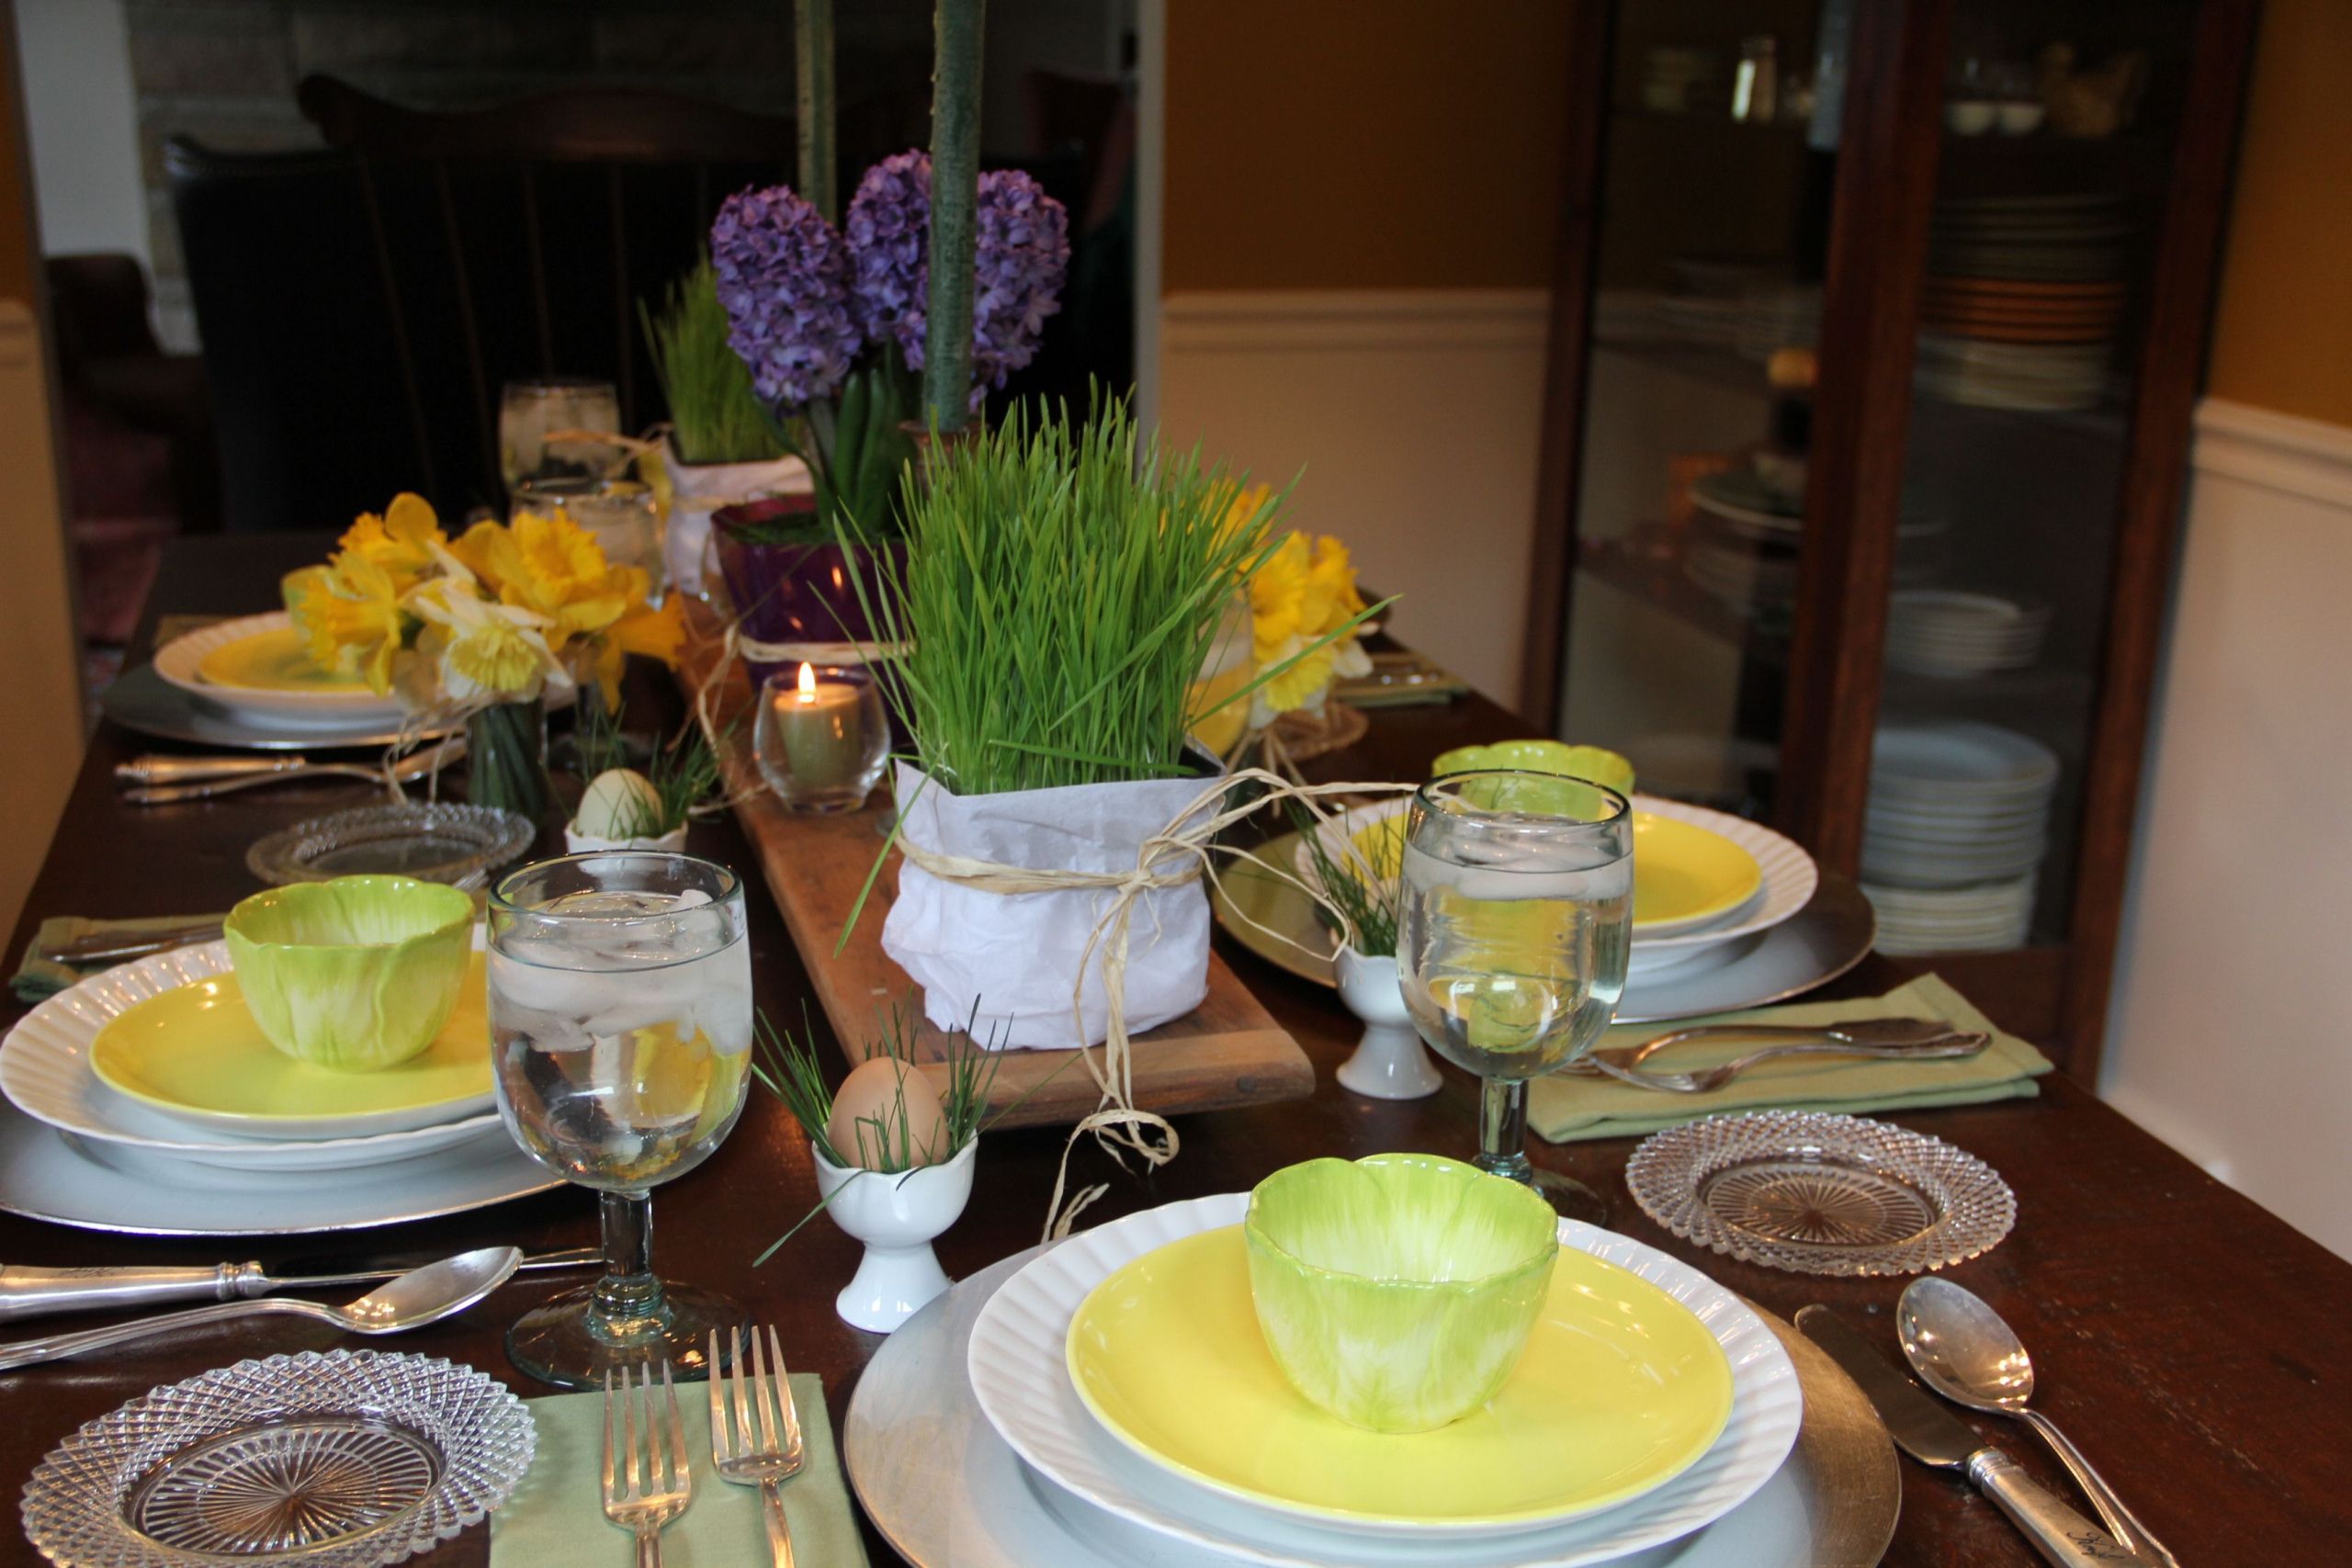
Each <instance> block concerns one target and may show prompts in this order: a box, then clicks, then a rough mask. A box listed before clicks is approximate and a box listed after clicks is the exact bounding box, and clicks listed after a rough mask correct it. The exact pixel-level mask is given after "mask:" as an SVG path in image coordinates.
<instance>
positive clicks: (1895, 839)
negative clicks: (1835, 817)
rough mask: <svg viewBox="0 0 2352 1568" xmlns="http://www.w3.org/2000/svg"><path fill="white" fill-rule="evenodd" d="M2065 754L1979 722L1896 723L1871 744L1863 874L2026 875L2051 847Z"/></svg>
mask: <svg viewBox="0 0 2352 1568" xmlns="http://www.w3.org/2000/svg"><path fill="white" fill-rule="evenodd" d="M2057 784H2058V759H2057V757H2056V755H2055V754H2054V753H2052V751H2051V750H2050V749H2049V748H2048V747H2046V746H2044V745H2042V744H2041V742H2040V741H2038V740H2034V739H2030V737H2027V736H2023V735H2019V734H2018V733H2017V732H2016V731H2014V730H2009V729H2003V728H2000V727H1999V726H1997V725H1991V724H1977V723H1973V722H1951V723H1940V724H1918V725H1886V726H1883V727H1882V728H1880V730H1879V732H1878V738H1877V740H1876V743H1875V744H1874V745H1873V746H1872V747H1871V792H1870V799H1869V803H1868V806H1867V807H1866V808H1865V809H1866V817H1865V819H1864V828H1863V833H1862V880H1863V882H1864V883H1865V884H1866V885H1872V886H1881V887H1912V888H1960V887H1976V886H1981V885H1983V884H1985V883H1995V882H2007V881H2012V880H2014V879H2016V878H2018V877H2021V876H2025V875H2026V874H2029V873H2030V872H2031V871H2033V870H2034V869H2035V868H2036V867H2037V866H2039V865H2040V864H2041V857H2042V854H2043V853H2044V852H2045V851H2047V850H2048V848H2049V836H2050V801H2051V795H2052V792H2053V791H2054V790H2055V789H2056V788H2057Z"/></svg>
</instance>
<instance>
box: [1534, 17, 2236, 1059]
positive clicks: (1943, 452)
mask: <svg viewBox="0 0 2352 1568" xmlns="http://www.w3.org/2000/svg"><path fill="white" fill-rule="evenodd" d="M2255 9H2256V7H2255V6H2254V4H2253V3H2252V0H2142V3H2136V4H2132V5H2129V6H2125V5H2116V4H2111V3H2109V4H2098V3H2093V0H1644V3H1642V4H1639V5H1634V4H1600V3H1595V4H1589V5H1585V6H1580V7H1579V9H1578V21H1577V38H1576V41H1575V49H1574V54H1573V58H1572V61H1571V65H1570V72H1571V80H1570V82H1569V84H1568V89H1569V96H1570V101H1571V102H1572V103H1574V104H1576V105H1577V106H1578V107H1577V111H1576V112H1575V113H1574V114H1573V115H1572V122H1573V123H1572V124H1571V127H1570V147H1569V157H1568V160H1567V164H1566V168H1567V176H1566V177H1567V183H1568V190H1567V193H1566V205H1565V218H1564V220H1563V230H1562V240H1561V245H1560V250H1559V254H1558V266H1557V275H1556V281H1555V293H1554V310H1553V325H1552V336H1551V346H1550V355H1551V357H1550V362H1549V366H1548V386H1547V394H1546V401H1547V407H1546V414H1545V420H1544V442H1545V447H1544V460H1543V469H1542V479H1541V484H1540V497H1539V506H1540V509H1541V510H1540V512H1539V516H1538V527H1537V540H1538V543H1537V559H1536V563H1535V571H1534V574H1533V579H1532V590H1531V595H1530V604H1529V635H1528V637H1527V642H1526V647H1527V655H1526V658H1527V663H1526V668H1525V671H1524V680H1523V686H1522V690H1523V692H1524V694H1525V704H1524V711H1525V712H1526V714H1527V715H1528V716H1530V717H1531V719H1532V720H1533V721H1534V722H1535V723H1537V724H1539V725H1541V726H1542V727H1544V728H1548V729H1551V730H1554V731H1555V732H1556V733H1558V734H1559V735H1561V736H1563V737H1564V738H1568V739H1575V740H1577V741H1584V742H1592V743H1598V744H1602V745H1608V746H1611V747H1614V748H1616V749H1618V750H1623V751H1624V752H1626V753H1627V754H1628V755H1629V756H1631V757H1632V758H1633V759H1634V763H1635V765H1636V766H1637V768H1638V769H1639V770H1640V772H1641V773H1642V776H1643V779H1644V782H1645V787H1649V788H1654V789H1657V790H1658V791H1659V792H1660V793H1665V794H1674V795H1685V796H1689V797H1691V798H1695V799H1700V800H1703V801H1706V802H1708V803H1710V804H1715V805H1720V806H1724V807H1729V808H1731V809H1736V810H1739V811H1742V812H1746V813H1747V814H1750V815H1753V816H1758V817H1762V818H1770V819H1772V820H1775V821H1776V822H1778V823H1779V824H1780V825H1781V826H1782V827H1783V828H1784V829H1787V830H1789V831H1791V832H1792V833H1793V834H1794V835H1795V836H1796V837H1797V838H1798V839H1799V840H1802V841H1803V842H1804V843H1805V844H1806V845H1807V846H1808V847H1809V848H1811V849H1812V850H1813V851H1814V852H1815V854H1816V855H1817V856H1818V857H1819V858H1820V859H1821V861H1822V862H1823V863H1825V864H1826V865H1829V866H1831V867H1833V868H1835V869H1837V870H1838V871H1841V872H1845V873H1848V874H1854V875H1857V876H1858V877H1859V878H1860V881H1861V882H1862V884H1863V885H1864V886H1865V888H1866V889H1867V890H1868V891H1870V893H1871V897H1872V900H1873V902H1874V903H1875V904H1876V905H1877V907H1878V910H1879V918H1880V932H1881V937H1880V940H1881V945H1882V949H1883V951H1886V952H1888V953H1895V954H1900V955H1903V956H1905V958H1906V959H1912V960H1914V961H1916V962H1917V963H1918V964H1921V965H1922V966H1926V967H1933V968H1935V969H1937V970H1939V972H1941V973H1943V974H1944V975H1946V976H1948V977H1949V978H1951V979H1952V980H1954V981H1955V982H1956V983H1958V984H1961V985H1962V986H1963V987H1969V988H1971V989H1973V990H1975V991H1977V992H1978V993H1979V994H1980V995H1981V996H1982V997H1983V998H1984V999H1985V1003H1986V1005H1987V1006H1988V1007H1990V1008H1992V1009H1993V1010H1995V1011H1996V1015H1997V1016H2000V1017H2001V1018H2002V1020H2003V1021H2004V1022H2006V1023H2008V1024H2009V1025H2010V1026H2011V1027H2014V1028H2018V1029H2021V1030H2024V1031H2028V1032H2032V1033H2034V1034H2035V1035H2037V1036H2039V1037H2041V1038H2043V1039H2045V1040H2048V1041H2051V1042H2053V1043H2055V1044H2056V1046H2057V1047H2058V1049H2059V1050H2060V1052H2062V1053H2063V1054H2064V1055H2063V1058H2062V1059H2063V1060H2064V1064H2065V1066H2067V1068H2068V1069H2069V1070H2070V1071H2071V1072H2073V1073H2074V1074H2075V1075H2076V1076H2077V1077H2083V1078H2084V1079H2086V1081H2087V1080H2090V1079H2092V1078H2093V1077H2095V1075H2096V1069H2097V1064H2098V1051H2099V1043H2100V1034H2101V1031H2102V1027H2103V1023H2104V1019H2105V1012H2106V1004H2107V993H2108V987H2109V975H2110V971H2111V967H2112V963H2113V956H2114V951H2115V945H2116V936H2117V929H2118V925H2119V922H2120V915H2121V905H2122V896H2123V890H2124V880H2125V874H2126V868H2127V862H2128V858H2129V853H2130V847H2131V828H2132V817H2133V811H2134V806H2135V801H2136V796H2137V794H2138V787H2139V778H2140V767H2141V755H2142V750H2143V741H2144V739H2145V734H2146V729H2147V725H2148V716H2149V700H2150V686H2151V682H2152V677H2153V672H2154V665H2155V660H2156V656H2157V649H2158V640H2159V636H2160V629H2161V624H2162V620H2163V614H2164V606H2165V597H2166V594H2167V592H2168V589H2169V584H2170V580H2171V573H2172V568H2173V560H2174V553H2175V539H2176V534H2177V526H2178V522H2179V514H2180V508H2181V500H2182V496H2183V492H2184V470H2185V457H2186V450H2187V443H2188V433H2189V418H2190V411H2191V404H2192V401H2193V399H2194V397H2195V394H2196V391H2197V388H2198V384H2199V377H2200V374H2201V370H2202V365H2203V357H2204V351H2205V343H2206V336H2207V328H2208V324H2209V318H2210V312H2211V299H2212V293H2213V283H2214V276H2215V269H2216V265H2217V260H2218V255H2219V251H2220V243H2221V235H2222V229H2223V222H2224V217H2225V212H2226V197H2227V192H2228V184H2229V172H2230V165H2231V157H2232V152H2233V142H2234V138H2235V132H2236V126H2237V120H2238V115H2239V107H2240V99H2241V95H2242V91H2243V86H2244V81H2245V64H2246V58H2247V53H2248V49H2249V45H2250V42H2251V38H2252V33H2253V26H2254V19H2255Z"/></svg>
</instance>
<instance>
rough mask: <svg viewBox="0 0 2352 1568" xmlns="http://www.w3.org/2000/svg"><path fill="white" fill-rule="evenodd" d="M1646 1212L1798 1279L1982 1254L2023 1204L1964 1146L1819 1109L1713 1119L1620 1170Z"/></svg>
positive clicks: (1639, 1152)
mask: <svg viewBox="0 0 2352 1568" xmlns="http://www.w3.org/2000/svg"><path fill="white" fill-rule="evenodd" d="M1625 1185H1626V1186H1627V1187H1628V1188H1630V1189H1632V1190H1633V1194H1634V1201H1635V1202H1636V1203H1639V1204H1640V1205H1641V1206H1642V1212H1643V1213H1645V1214H1647V1215H1649V1217H1650V1218H1651V1219H1653V1220H1656V1221H1657V1223H1658V1224H1661V1225H1664V1226H1665V1227H1666V1228H1667V1229H1668V1230H1669V1231H1671V1232H1673V1233H1674V1234H1675V1235H1679V1236H1680V1237H1682V1238H1683V1239H1684V1240H1686V1241H1692V1242H1696V1243H1698V1244H1699V1245H1700V1246H1701V1247H1708V1248H1710V1249H1712V1250H1713V1251H1716V1252H1722V1253H1728V1254H1729V1255H1730V1256H1732V1257H1734V1258H1740V1259H1742V1260H1744V1261H1746V1262H1749V1263H1760V1264H1762V1265H1764V1266H1765V1267H1766V1268H1768V1269H1788V1270H1789V1271H1790V1272H1792V1273H1796V1274H1829V1275H1871V1274H1925V1273H1928V1272H1931V1271H1933V1270H1935V1269H1943V1268H1947V1267H1949V1266H1951V1264H1954V1263H1962V1262H1965V1261H1966V1260H1968V1259H1969V1258H1974V1257H1977V1256H1978V1255H1980V1254H1982V1253H1986V1252H1990V1251H1991V1250H1992V1249H1993V1248H1994V1247H1997V1246H1999V1245H2000V1243H2001V1240H2002V1238H2003V1237H2005V1236H2007V1235H2008V1234H2009V1228H2010V1226H2012V1225H2014V1224H2017V1217H2018V1201H2017V1195H2016V1194H2015V1193H2013V1192H2011V1191H2010V1190H2009V1187H2008V1184H2007V1182H2005V1181H2003V1180H2002V1179H2001V1178H2000V1175H1999V1173H1998V1172H1996V1171H1995V1170H1994V1169H1993V1168H1992V1167H1991V1166H1989V1165H1986V1164H1985V1162H1984V1161H1983V1160H1981V1159H1978V1158H1977V1157H1976V1156H1974V1155H1972V1154H1970V1153H1968V1152H1967V1151H1966V1150H1964V1149H1958V1148H1954V1147H1953V1146H1952V1145H1950V1144H1947V1143H1945V1142H1944V1141H1943V1140H1942V1139H1941V1138H1931V1137H1929V1136H1928V1134H1925V1133H1915V1132H1913V1131H1911V1130H1910V1129H1909V1128H1908V1127H1897V1126H1894V1124H1892V1123H1891V1122H1876V1121H1872V1120H1871V1119H1870V1118H1869V1117H1867V1116H1839V1115H1836V1114H1834V1113H1832V1112H1829V1111H1751V1112H1748V1113H1747V1114H1745V1115H1738V1116H1709V1117H1705V1118H1702V1120H1700V1121H1697V1122H1686V1123H1684V1124H1683V1125H1682V1126H1679V1127H1669V1128H1668V1129H1667V1130H1666V1131H1665V1132H1663V1133H1653V1134H1651V1135H1650V1136H1649V1137H1647V1138H1645V1139H1644V1140H1643V1141H1642V1144H1641V1146H1640V1147H1638V1148H1636V1149H1635V1150H1634V1153H1633V1156H1632V1157H1631V1158H1630V1159H1628V1160H1627V1161H1626V1162H1625Z"/></svg>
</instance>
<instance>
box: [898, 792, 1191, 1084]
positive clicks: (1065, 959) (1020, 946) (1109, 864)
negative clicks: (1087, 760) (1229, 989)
mask: <svg viewBox="0 0 2352 1568" xmlns="http://www.w3.org/2000/svg"><path fill="white" fill-rule="evenodd" d="M1213 782H1214V779H1213V778H1211V777H1206V776H1188V777H1184V778H1179V779H1147V780H1143V781H1140V782H1136V783H1126V784H1071V785H1068V786H1066V787H1063V788H1059V789H1039V790H1015V791H1010V792H1007V793H1005V794H1001V795H953V794H950V793H949V792H948V791H947V790H945V789H944V788H942V787H940V786H939V785H937V784H932V783H930V782H929V781H928V780H926V779H925V777H924V775H923V774H922V773H920V772H918V771H917V770H915V769H914V768H911V767H909V766H907V765H905V764H903V763H901V764H900V765H899V770H898V774H897V778H896V780H895V782H894V787H895V788H896V790H897V793H898V802H899V841H900V843H901V844H902V845H910V846H912V849H913V851H914V852H921V853H922V854H925V855H928V856H933V857H939V856H951V857H955V858H956V859H959V860H964V861H972V862H980V863H986V864H989V865H998V866H1017V867H1022V868H1024V869H1027V870H1033V871H1041V872H1057V871H1074V872H1089V873H1095V874H1104V875H1119V874H1125V873H1128V872H1132V871H1134V870H1135V869H1136V856H1137V855H1138V854H1139V853H1140V852H1142V849H1143V845H1144V842H1145V840H1148V839H1151V838H1153V837H1155V836H1157V835H1159V834H1160V833H1163V832H1166V831H1167V830H1168V829H1169V828H1170V825H1171V824H1173V823H1175V822H1176V820H1177V819H1178V818H1179V817H1181V816H1182V815H1183V813H1184V811H1185V808H1186V807H1189V806H1191V805H1192V804H1193V802H1194V801H1196V800H1198V799H1199V798H1200V796H1201V795H1202V793H1203V792H1204V791H1205V790H1206V789H1207V788H1208V787H1209V785H1210V784H1212V783H1213ZM1194 864H1196V863H1194ZM1154 869H1156V870H1158V871H1159V872H1162V873H1175V872H1179V871H1182V870H1184V869H1186V863H1185V862H1183V861H1180V860H1174V859H1171V860H1170V861H1168V862H1166V863H1162V864H1160V865H1159V866H1157V867H1155V868H1154ZM1113 900H1114V894H1113V893H1112V891H1111V890H1110V889H1108V888H1100V887H1083V888H1055V889H1050V890H1046V891H1043V892H1035V893H999V892H993V891H989V890H987V889H984V888H980V887H976V886H967V885H966V884H964V883H961V882H956V881H949V880H945V879H943V878H942V877H939V876H935V875H933V874H931V873H930V872H927V871H925V870H923V869H922V867H921V866H920V865H918V864H916V863H915V861H914V859H913V858H912V855H911V854H910V857H909V858H908V859H907V860H906V861H904V862H903V863H901V864H900V866H899V897H898V900H897V901H896V902H895V903H894V904H892V905H891V907H890V916H889V919H888V920H887V921H885V922H884V924H883V927H882V950H883V951H884V952H885V953H888V954H889V955H890V957H891V958H892V959H893V960H895V961H896V962H897V964H898V965H899V967H900V968H901V969H904V970H905V971H906V972H907V973H908V975H910V976H912V977H913V979H914V981H915V983H916V984H917V985H919V986H921V987H922V992H923V1013H924V1016H925V1017H927V1018H929V1019H930V1020H931V1021H932V1022H933V1024H934V1025H936V1026H937V1027H939V1028H941V1029H944V1030H960V1029H962V1028H964V1027H965V1024H966V1022H967V1020H969V1021H971V1032H972V1038H973V1039H974V1040H976V1041H978V1042H979V1043H981V1044H984V1045H989V1044H993V1045H995V1046H998V1047H1000V1048H1001V1047H1014V1048H1023V1049H1032V1050H1064V1049H1068V1048H1070V1047H1073V1046H1079V1045H1099V1044H1101V1043H1103V1038H1104V1036H1105V1035H1106V1034H1107V1033H1108V1032H1109V1029H1110V1007H1109V1004H1108V1003H1107V1001H1106V1000H1105V998H1104V996H1103V956H1104V951H1105V944H1097V946H1096V948H1095V951H1094V952H1093V953H1091V954H1090V953H1088V952H1087V942H1088V940H1089V938H1091V936H1092V935H1093V933H1094V929H1095V926H1096V925H1097V923H1098V922H1100V920H1101V919H1102V918H1103V913H1104V912H1105V911H1106V910H1107V909H1108V908H1110V907H1111V905H1112V902H1113ZM1127 931H1128V936H1127V955H1126V987H1125V997H1126V1008H1125V1014H1126V1028H1127V1032H1128V1033H1130V1034H1140V1033H1142V1032H1144V1031H1145V1030H1147V1029H1151V1028H1155V1027H1157V1026H1158V1025H1159V1024H1163V1023H1166V1022H1168V1021H1170V1019H1176V1018H1182V1017H1183V1016H1184V1015H1185V1014H1186V1013H1188V1012H1191V1011H1192V1010H1193V1009H1194V1008H1197V1007H1199V1006H1200V1005H1201V1002H1202V1000H1203V999H1204V998H1205V997H1207V995H1208V983H1209V982H1208V970H1209V900H1208V894H1207V892H1206V891H1205V890H1204V888H1203V886H1202V885H1201V883H1200V880H1199V879H1198V878H1197V877H1193V878H1190V879H1188V880H1186V881H1184V882H1182V883H1180V884H1178V885H1177V886H1168V887H1152V888H1148V889H1146V890H1144V891H1143V892H1141V893H1140V894H1138V895H1137V896H1136V899H1135V904H1134V909H1133V914H1132V916H1131V918H1130V919H1129V922H1128V928H1127ZM1081 961H1083V964H1084V966H1085V979H1086V988H1085V992H1084V997H1083V1001H1082V1003H1081V1008H1080V1012H1075V1013H1074V1012H1073V1011H1072V1009H1071V1000H1072V997H1073V995H1074V994H1076V993H1077V990H1078V981H1079V972H1080V963H1081Z"/></svg>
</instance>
